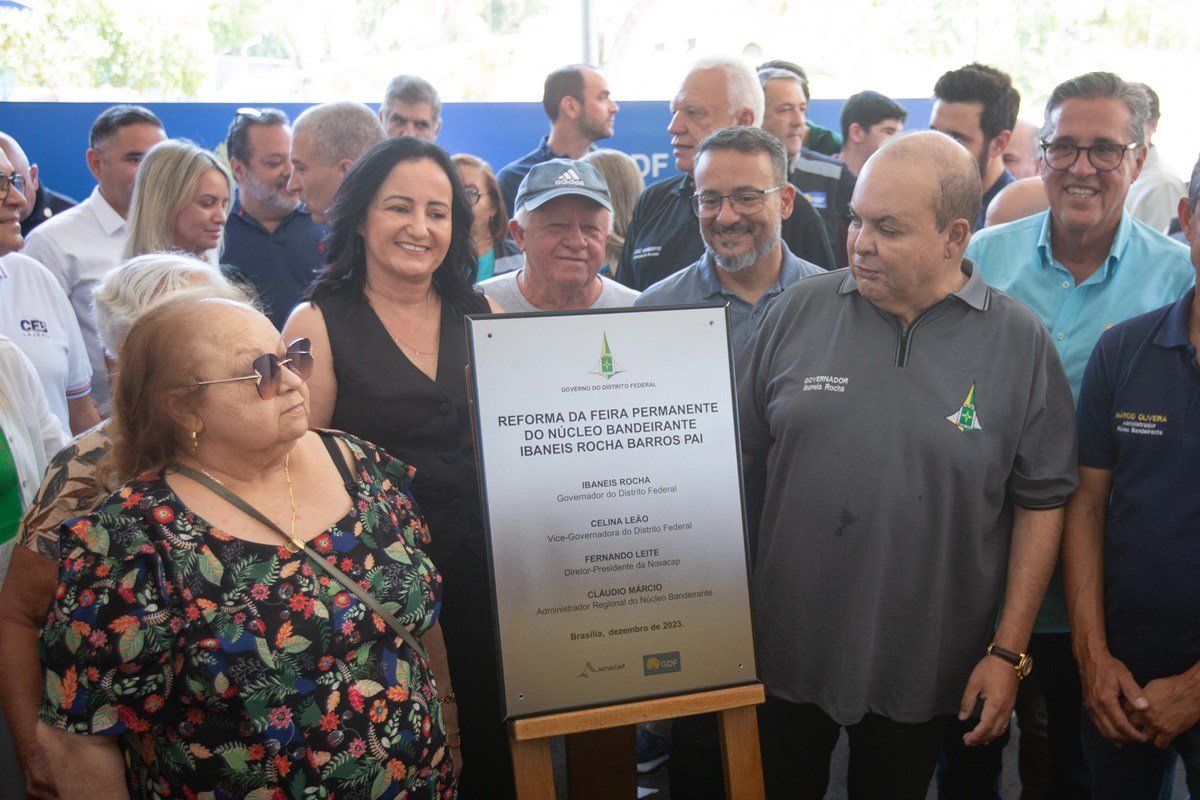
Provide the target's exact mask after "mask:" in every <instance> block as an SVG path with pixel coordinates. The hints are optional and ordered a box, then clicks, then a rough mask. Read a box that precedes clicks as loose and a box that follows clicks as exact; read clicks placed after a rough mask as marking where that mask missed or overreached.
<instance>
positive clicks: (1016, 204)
mask: <svg viewBox="0 0 1200 800" xmlns="http://www.w3.org/2000/svg"><path fill="white" fill-rule="evenodd" d="M1049 207H1050V201H1049V200H1048V199H1046V185H1045V184H1044V183H1042V179H1041V178H1040V177H1037V176H1035V177H1032V178H1022V179H1021V180H1019V181H1013V182H1012V183H1010V184H1009V185H1008V186H1005V187H1004V188H1003V189H1001V190H1000V193H999V194H997V195H996V196H995V197H993V198H992V202H991V204H990V205H989V206H988V209H987V216H986V217H984V223H983V226H984V227H985V228H990V227H992V226H993V225H1003V224H1004V223H1006V222H1012V221H1013V220H1015V219H1023V218H1025V217H1031V216H1033V215H1034V214H1040V213H1042V212H1043V211H1045V210H1046V209H1047V208H1049Z"/></svg>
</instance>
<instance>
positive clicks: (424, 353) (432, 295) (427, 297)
mask: <svg viewBox="0 0 1200 800" xmlns="http://www.w3.org/2000/svg"><path fill="white" fill-rule="evenodd" d="M435 297H437V293H436V292H434V291H433V286H432V285H431V286H430V287H429V291H428V293H427V294H426V295H425V307H426V309H427V310H426V312H425V313H426V315H427V316H428V313H429V312H428V308H429V305H430V302H429V300H430V298H435ZM440 299H441V298H438V300H439V301H440ZM367 302H368V303H370V305H371V308H372V309H374V308H375V303H374V301H372V300H371V297H370V295H367ZM439 305H440V303H439ZM375 316H376V317H378V318H379V322H380V324H382V325H383V329H384V330H385V331H386V332H387V335H388V336H390V337H391V339H392V341H393V342H395V343H396V346H397V347H400V348H402V349H405V350H411V351H412V352H414V353H416V354H417V355H419V356H436V355H437V354H438V351H439V350H440V349H441V344H442V343H441V336H439V337H438V346H437V347H435V348H434V349H433V350H421V349H420V348H417V347H413V346H412V345H411V344H409V343H408V342H406V341H404V340H403V339H401V338H400V337H399V336H397V335H396V334H394V333H392V329H391V328H390V327H389V326H388V324H387V323H386V322H384V320H383V316H382V315H381V314H380V313H379V311H378V310H376V311H375Z"/></svg>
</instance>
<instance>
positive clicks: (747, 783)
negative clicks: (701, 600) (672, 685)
mask: <svg viewBox="0 0 1200 800" xmlns="http://www.w3.org/2000/svg"><path fill="white" fill-rule="evenodd" d="M763 699H764V693H763V687H762V684H752V685H749V686H734V687H731V688H729V689H714V690H712V691H708V692H695V693H693V694H684V695H678V696H675V697H665V698H662V699H659V700H642V701H640V702H636V703H623V704H621V705H615V706H604V707H602V708H590V709H586V710H584V711H568V712H564V713H561V714H545V715H542V716H537V717H528V718H526V719H519V720H515V721H513V722H510V723H509V725H508V737H509V741H510V743H511V745H512V760H513V773H514V776H515V778H516V784H517V798H518V800H554V797H555V794H554V770H553V767H552V765H551V762H550V737H552V736H566V737H567V781H568V786H569V792H570V800H618V799H619V800H632V798H635V797H637V773H636V772H635V771H634V770H633V768H632V767H633V764H634V761H635V759H636V755H635V754H636V751H637V745H636V737H635V733H634V732H635V730H636V728H635V726H636V725H637V724H638V723H639V722H651V721H653V720H658V719H671V718H673V717H686V716H690V715H692V714H705V713H711V712H717V713H718V725H719V728H720V731H721V760H722V762H723V763H724V767H725V796H726V797H727V798H728V800H763V797H764V790H763V778H762V756H761V754H760V752H759V747H758V721H757V719H756V717H755V712H754V707H755V706H756V705H758V704H760V703H762V702H763ZM625 765H628V767H629V769H628V770H626V769H624V768H623V767H624V766H625Z"/></svg>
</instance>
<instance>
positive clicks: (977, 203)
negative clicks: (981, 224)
mask: <svg viewBox="0 0 1200 800" xmlns="http://www.w3.org/2000/svg"><path fill="white" fill-rule="evenodd" d="M897 162H898V163H902V164H904V165H906V166H908V167H912V168H914V169H917V170H919V171H922V172H925V171H928V172H927V174H931V175H934V176H936V177H937V188H936V189H935V190H934V191H933V193H932V194H933V196H932V197H930V198H929V202H930V207H931V208H932V209H933V215H934V218H935V219H936V220H937V227H938V230H939V231H944V230H945V229H946V226H947V225H949V224H950V223H951V222H953V221H954V220H957V219H965V220H967V221H968V222H969V223H972V224H973V223H974V220H976V219H978V217H979V209H980V208H981V207H982V205H983V184H982V182H981V181H980V178H979V167H978V165H977V164H976V162H975V159H974V157H973V156H972V155H971V154H970V153H969V152H968V151H967V149H966V148H965V147H963V146H962V145H961V144H959V143H958V142H956V141H954V140H953V139H951V138H950V137H949V136H946V135H945V134H943V133H936V132H934V131H922V132H920V133H910V134H908V135H907V136H898V137H896V138H894V139H891V140H889V141H888V143H887V144H885V145H884V146H883V147H881V148H879V149H878V150H876V151H875V154H874V155H873V156H871V158H869V159H868V160H867V163H866V164H865V165H864V166H863V175H866V174H867V171H868V170H870V169H872V168H873V167H874V168H875V169H879V168H881V167H882V166H883V165H884V164H886V163H897Z"/></svg>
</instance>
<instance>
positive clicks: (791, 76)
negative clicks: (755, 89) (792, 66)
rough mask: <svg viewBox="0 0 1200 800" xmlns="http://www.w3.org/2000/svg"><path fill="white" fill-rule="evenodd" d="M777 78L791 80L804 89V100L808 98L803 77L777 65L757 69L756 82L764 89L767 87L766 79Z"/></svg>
mask: <svg viewBox="0 0 1200 800" xmlns="http://www.w3.org/2000/svg"><path fill="white" fill-rule="evenodd" d="M778 80H782V81H792V82H793V83H795V84H796V85H797V86H799V87H800V89H801V90H802V91H804V97H805V99H806V100H807V99H808V91H807V86H805V83H804V79H803V78H801V77H800V76H799V75H797V74H796V73H794V72H791V71H789V70H786V69H780V68H779V67H765V68H763V69H760V70H759V71H758V83H759V85H760V86H762V87H763V88H764V89H765V88H767V81H778Z"/></svg>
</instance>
